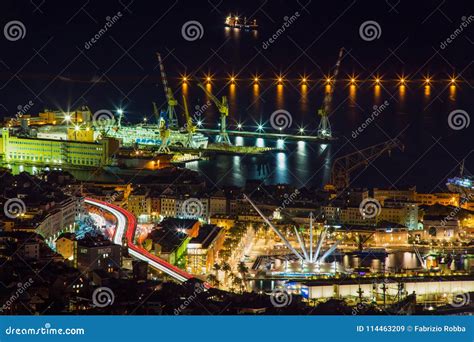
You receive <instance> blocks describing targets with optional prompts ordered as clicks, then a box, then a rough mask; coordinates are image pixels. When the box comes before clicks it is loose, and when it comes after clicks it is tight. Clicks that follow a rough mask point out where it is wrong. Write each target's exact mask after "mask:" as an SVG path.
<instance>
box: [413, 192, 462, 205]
mask: <svg viewBox="0 0 474 342" xmlns="http://www.w3.org/2000/svg"><path fill="white" fill-rule="evenodd" d="M415 200H416V202H417V203H418V204H420V205H434V204H441V205H454V206H458V205H459V194H452V193H434V194H420V193H417V194H416V195H415Z"/></svg>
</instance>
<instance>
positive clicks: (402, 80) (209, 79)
mask: <svg viewBox="0 0 474 342" xmlns="http://www.w3.org/2000/svg"><path fill="white" fill-rule="evenodd" d="M193 80H194V78H192V77H190V76H188V75H181V83H182V84H189V83H191V82H192V81H193ZM222 80H224V81H225V82H227V83H228V84H234V85H235V84H237V83H239V82H242V83H243V82H245V83H250V84H254V85H259V84H260V83H263V82H268V81H271V82H272V83H274V84H276V85H283V84H284V83H285V82H295V81H296V82H298V83H299V84H301V85H308V84H310V83H313V82H316V83H321V84H325V85H332V84H333V83H334V79H333V78H331V77H329V76H327V77H324V78H319V79H310V78H309V76H305V75H303V76H301V77H299V78H297V79H290V78H286V77H285V76H284V75H277V76H276V77H275V78H270V79H268V78H262V77H261V76H259V75H254V76H252V77H251V78H247V79H241V78H238V77H237V76H235V75H230V76H229V77H227V78H224V79H218V78H214V77H213V76H211V75H206V76H204V77H203V78H202V79H199V81H201V82H203V83H205V84H212V83H213V82H214V81H222ZM341 81H342V82H344V83H347V84H349V85H353V86H355V85H357V84H362V83H371V84H373V85H375V86H377V85H381V84H382V83H396V84H397V85H398V86H405V85H408V84H409V83H418V84H422V85H424V86H431V85H432V84H434V83H441V84H447V85H451V86H455V85H457V84H458V83H460V82H461V81H460V80H459V78H458V77H457V76H455V75H451V76H449V77H447V78H441V79H437V80H436V79H434V77H433V76H430V75H425V76H423V77H422V78H419V79H415V78H409V77H408V76H403V75H402V76H398V77H397V78H392V79H385V78H383V77H382V76H374V77H373V78H370V79H359V78H358V76H356V75H352V76H349V77H348V78H346V79H343V80H341Z"/></svg>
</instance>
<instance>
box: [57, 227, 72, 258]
mask: <svg viewBox="0 0 474 342" xmlns="http://www.w3.org/2000/svg"><path fill="white" fill-rule="evenodd" d="M56 252H58V253H59V254H61V255H62V256H63V258H64V259H69V260H73V259H74V255H75V253H76V236H75V234H74V233H63V234H61V235H60V236H59V237H58V238H57V239H56Z"/></svg>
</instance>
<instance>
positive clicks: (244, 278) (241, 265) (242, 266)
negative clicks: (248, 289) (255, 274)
mask: <svg viewBox="0 0 474 342" xmlns="http://www.w3.org/2000/svg"><path fill="white" fill-rule="evenodd" d="M237 270H238V271H239V273H240V275H241V276H242V283H243V284H244V285H246V281H247V275H248V273H249V269H248V267H247V266H245V263H244V262H243V261H241V262H239V265H238V266H237Z"/></svg>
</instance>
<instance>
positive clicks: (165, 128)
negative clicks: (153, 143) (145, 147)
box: [153, 102, 170, 153]
mask: <svg viewBox="0 0 474 342" xmlns="http://www.w3.org/2000/svg"><path fill="white" fill-rule="evenodd" d="M153 112H154V114H155V117H156V118H157V121H158V127H159V129H160V139H161V144H160V147H159V148H158V152H160V153H169V152H170V148H169V145H170V128H169V122H168V112H166V111H161V112H158V107H157V106H156V103H155V102H153Z"/></svg>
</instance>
